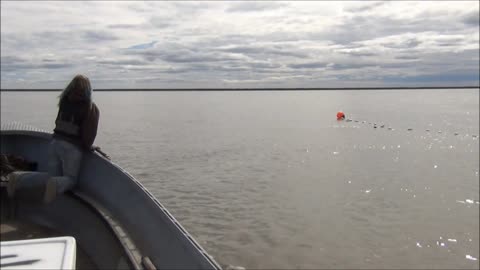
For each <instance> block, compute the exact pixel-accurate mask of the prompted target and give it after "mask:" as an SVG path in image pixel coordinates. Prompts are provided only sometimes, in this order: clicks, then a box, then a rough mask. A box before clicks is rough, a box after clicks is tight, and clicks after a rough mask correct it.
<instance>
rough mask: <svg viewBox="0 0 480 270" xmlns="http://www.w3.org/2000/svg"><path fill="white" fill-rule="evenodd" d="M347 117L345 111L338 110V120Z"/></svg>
mask: <svg viewBox="0 0 480 270" xmlns="http://www.w3.org/2000/svg"><path fill="white" fill-rule="evenodd" d="M343 119H345V114H344V113H343V112H337V120H343Z"/></svg>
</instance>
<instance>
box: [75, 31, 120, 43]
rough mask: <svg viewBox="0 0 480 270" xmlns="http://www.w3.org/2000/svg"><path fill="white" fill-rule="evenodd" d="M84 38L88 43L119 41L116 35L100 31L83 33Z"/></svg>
mask: <svg viewBox="0 0 480 270" xmlns="http://www.w3.org/2000/svg"><path fill="white" fill-rule="evenodd" d="M82 36H83V38H85V39H86V40H87V41H88V42H97V41H100V42H101V41H112V40H117V39H119V38H118V37H117V36H116V35H115V34H112V33H109V32H106V31H98V30H87V31H85V32H83V34H82Z"/></svg>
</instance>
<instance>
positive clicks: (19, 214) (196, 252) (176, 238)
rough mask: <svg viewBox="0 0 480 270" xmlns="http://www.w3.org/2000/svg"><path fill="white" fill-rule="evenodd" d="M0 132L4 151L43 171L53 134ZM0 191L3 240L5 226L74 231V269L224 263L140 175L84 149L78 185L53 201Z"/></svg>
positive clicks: (19, 129)
mask: <svg viewBox="0 0 480 270" xmlns="http://www.w3.org/2000/svg"><path fill="white" fill-rule="evenodd" d="M0 135H1V136H0V137H1V148H0V149H1V152H2V154H10V155H16V156H20V157H23V158H24V159H25V160H28V161H29V162H34V163H36V165H37V171H38V172H46V171H47V163H48V156H47V155H48V147H49V142H50V139H51V136H52V134H51V133H48V132H45V131H42V130H38V129H35V128H33V127H29V126H25V125H19V124H10V125H2V128H1V132H0ZM1 192H2V194H1V195H2V196H1V199H2V204H1V207H2V209H1V210H2V219H1V221H2V241H4V240H5V239H7V238H6V236H8V235H7V233H5V234H4V232H3V229H4V228H5V227H10V228H11V227H15V228H14V229H13V230H19V231H22V230H23V231H24V232H23V233H19V235H23V236H30V237H31V236H32V235H39V236H42V233H38V232H44V233H43V234H46V235H47V236H48V235H49V233H45V232H52V233H51V234H50V236H57V237H58V236H71V237H73V238H74V239H75V243H76V245H77V250H78V252H77V257H76V258H77V268H78V269H81V268H88V269H91V268H95V269H221V267H220V265H219V264H218V263H217V262H216V261H215V260H214V259H213V257H212V256H210V255H209V254H208V253H207V252H206V251H205V250H204V249H203V248H202V247H201V246H200V245H199V244H198V243H197V242H196V241H195V239H194V238H193V237H192V236H191V235H190V234H189V233H188V232H187V231H186V230H185V228H183V227H182V226H181V224H180V223H179V222H178V221H177V220H176V219H175V218H174V217H173V216H172V214H171V213H170V212H169V211H168V210H167V209H166V208H165V207H164V206H163V205H162V204H161V203H160V202H159V201H158V200H157V199H156V198H155V197H154V196H153V195H152V194H151V193H150V192H149V191H148V190H147V189H146V188H145V187H144V186H143V185H142V184H141V183H140V182H139V181H138V180H137V179H135V178H134V177H133V176H132V175H130V174H129V173H128V172H127V171H125V170H124V169H122V168H121V167H120V166H118V165H116V164H115V163H114V162H112V161H111V160H109V159H107V158H105V157H104V156H102V155H101V154H99V153H97V152H90V153H86V154H85V156H84V158H83V161H82V166H81V169H80V173H79V179H78V184H77V186H76V187H75V188H74V189H73V190H72V191H68V192H66V193H65V194H62V195H59V196H57V198H56V199H55V200H54V201H53V202H51V203H48V204H46V203H39V202H38V201H35V198H34V197H35V196H32V190H28V189H26V190H18V191H16V194H15V196H14V197H13V199H11V198H9V197H8V196H6V194H7V190H6V188H5V187H2V189H1ZM10 238H12V237H10ZM10 238H8V240H21V239H10ZM1 255H2V260H3V258H6V255H5V254H1ZM2 264H4V263H3V262H2Z"/></svg>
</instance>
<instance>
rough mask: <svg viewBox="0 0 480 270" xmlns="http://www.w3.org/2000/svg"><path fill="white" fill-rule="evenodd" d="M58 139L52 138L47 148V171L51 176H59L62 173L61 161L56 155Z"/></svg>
mask: <svg viewBox="0 0 480 270" xmlns="http://www.w3.org/2000/svg"><path fill="white" fill-rule="evenodd" d="M57 148H58V141H57V140H56V139H52V141H51V142H50V146H49V149H48V173H49V174H50V175H51V176H60V175H62V174H63V173H62V161H61V160H60V157H59V156H58V151H57Z"/></svg>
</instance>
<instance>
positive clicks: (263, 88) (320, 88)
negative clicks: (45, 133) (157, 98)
mask: <svg viewBox="0 0 480 270" xmlns="http://www.w3.org/2000/svg"><path fill="white" fill-rule="evenodd" d="M471 88H480V86H478V85H477V86H417V87H415V86H399V87H283V88H282V87H261V88H99V89H93V91H100V92H102V91H104V92H113V91H133V92H142V91H145V92H147V91H152V92H154V91H159V92H160V91H295V90H300V91H303V90H308V91H321V90H396V89H398V90H402V89H419V90H422V89H471ZM33 91H38V92H56V91H63V89H50V88H5V89H0V92H33Z"/></svg>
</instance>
